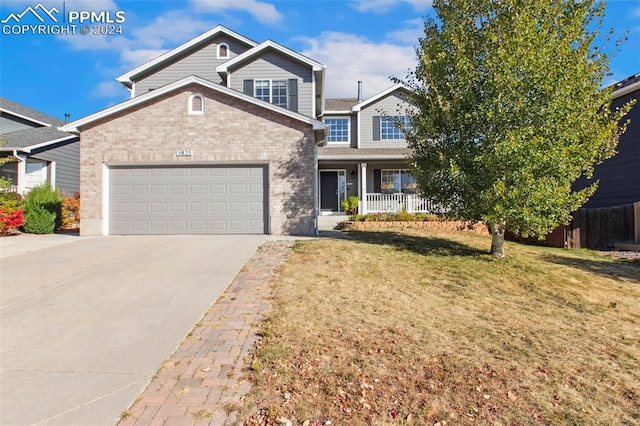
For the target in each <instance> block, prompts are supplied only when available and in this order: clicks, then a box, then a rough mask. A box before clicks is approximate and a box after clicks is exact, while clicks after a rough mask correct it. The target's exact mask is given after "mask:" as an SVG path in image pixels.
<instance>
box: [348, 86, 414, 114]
mask: <svg viewBox="0 0 640 426" xmlns="http://www.w3.org/2000/svg"><path fill="white" fill-rule="evenodd" d="M398 89H405V90H409V89H408V88H407V87H406V86H405V85H404V84H402V83H396V84H394V85H393V86H391V87H389V88H388V89H386V90H384V91H382V92H380V93H378V94H377V95H373V96H372V97H370V98H369V99H366V100H364V101H362V102H360V103H359V104H356V105H355V106H354V107H353V108H352V109H353V111H356V112H359V111H360V110H362V108H364V107H366V106H367V105H370V104H372V103H374V102H375V101H377V100H378V99H381V98H384V97H385V96H387V95H389V94H391V93H393V92H395V91H396V90H398Z"/></svg>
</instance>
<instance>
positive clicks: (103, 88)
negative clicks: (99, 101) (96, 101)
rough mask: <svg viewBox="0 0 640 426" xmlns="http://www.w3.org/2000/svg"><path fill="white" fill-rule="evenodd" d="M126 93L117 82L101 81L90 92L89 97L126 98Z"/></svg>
mask: <svg viewBox="0 0 640 426" xmlns="http://www.w3.org/2000/svg"><path fill="white" fill-rule="evenodd" d="M128 93H129V92H128V91H127V90H126V89H125V88H124V87H123V86H122V85H121V84H120V83H118V82H117V81H115V80H110V81H103V82H101V83H98V85H97V86H96V87H94V88H93V90H92V91H91V96H92V97H94V98H121V99H123V100H124V99H126V98H128Z"/></svg>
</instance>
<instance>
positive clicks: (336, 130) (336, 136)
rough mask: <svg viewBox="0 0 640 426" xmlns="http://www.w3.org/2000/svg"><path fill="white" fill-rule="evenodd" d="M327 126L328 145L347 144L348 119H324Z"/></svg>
mask: <svg viewBox="0 0 640 426" xmlns="http://www.w3.org/2000/svg"><path fill="white" fill-rule="evenodd" d="M324 122H325V124H327V125H328V126H329V135H328V136H327V142H328V143H349V118H348V117H331V118H325V119H324Z"/></svg>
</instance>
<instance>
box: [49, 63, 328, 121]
mask: <svg viewBox="0 0 640 426" xmlns="http://www.w3.org/2000/svg"><path fill="white" fill-rule="evenodd" d="M189 84H198V85H200V86H203V87H206V88H208V89H211V90H213V91H216V92H220V93H223V94H225V95H228V96H232V97H234V98H238V99H241V100H244V101H246V102H249V103H251V104H254V105H257V106H259V107H262V108H265V109H268V110H271V111H273V112H277V113H278V114H282V115H286V116H288V117H290V118H293V119H295V120H298V121H301V122H303V123H306V124H310V125H311V126H312V127H313V129H314V130H324V129H326V127H327V126H326V125H325V124H324V123H323V122H321V121H318V120H316V119H313V118H311V117H307V116H306V115H302V114H299V113H297V112H293V111H290V110H288V109H285V108H282V107H279V106H276V105H273V104H270V103H268V102H265V101H262V100H260V99H258V98H254V97H253V96H248V95H245V94H244V93H241V92H238V91H236V90H233V89H229V88H228V87H224V86H222V85H219V84H215V83H213V82H211V81H209V80H205V79H203V78H200V77H196V76H193V75H192V76H190V77H185V78H183V79H181V80H178V81H175V82H173V83H170V84H167V85H166V86H162V87H160V88H159V89H156V90H153V91H151V92H147V93H144V94H142V95H140V96H136V97H135V98H133V99H129V100H127V101H124V102H121V103H119V104H117V105H114V106H112V107H109V108H106V109H103V110H102V111H98V112H96V113H94V114H91V115H88V116H86V117H83V118H80V119H78V120H75V121H72V122H71V123H69V124H65V125H64V126H61V127H58V129H59V130H62V131H63V132H70V133H79V130H78V128H79V127H82V126H84V125H86V124H89V123H93V122H94V121H97V120H101V119H103V118H105V117H108V116H110V115H113V114H116V113H118V112H121V111H125V110H127V109H129V108H132V107H134V106H136V105H139V104H141V103H145V102H148V101H150V100H152V99H155V98H157V97H160V96H163V95H165V94H166V93H169V92H172V91H174V90H177V89H180V88H182V87H184V86H187V85H189Z"/></svg>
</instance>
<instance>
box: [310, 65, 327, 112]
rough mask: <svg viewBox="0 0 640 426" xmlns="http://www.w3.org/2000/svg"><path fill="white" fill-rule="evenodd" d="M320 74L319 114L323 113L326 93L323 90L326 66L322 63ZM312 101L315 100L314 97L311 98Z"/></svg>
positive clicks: (325, 81)
mask: <svg viewBox="0 0 640 426" xmlns="http://www.w3.org/2000/svg"><path fill="white" fill-rule="evenodd" d="M320 76H321V78H322V83H321V84H322V87H320V114H324V103H325V100H326V96H325V95H326V93H327V91H326V90H325V87H326V84H327V66H326V65H323V66H322V70H320ZM313 101H314V102H315V101H316V100H315V98H314V99H313Z"/></svg>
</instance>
